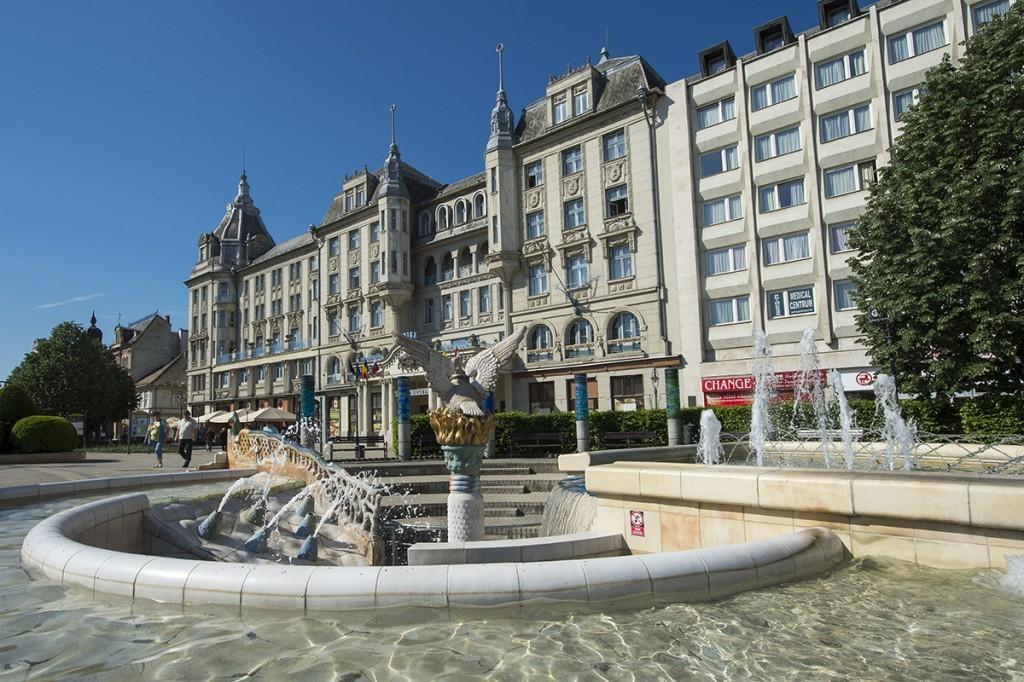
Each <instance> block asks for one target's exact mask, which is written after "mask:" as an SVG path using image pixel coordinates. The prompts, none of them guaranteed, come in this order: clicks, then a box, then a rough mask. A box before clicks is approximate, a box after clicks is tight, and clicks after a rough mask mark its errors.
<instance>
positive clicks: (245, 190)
mask: <svg viewBox="0 0 1024 682" xmlns="http://www.w3.org/2000/svg"><path fill="white" fill-rule="evenodd" d="M234 203H235V205H237V206H241V205H242V204H248V205H251V204H252V197H251V196H249V178H248V177H247V176H246V174H245V168H243V169H242V177H240V178H239V179H238V194H236V195H235V201H234Z"/></svg>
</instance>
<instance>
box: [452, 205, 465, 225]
mask: <svg viewBox="0 0 1024 682" xmlns="http://www.w3.org/2000/svg"><path fill="white" fill-rule="evenodd" d="M464 222H466V202H465V201H462V200H461V199H459V200H458V201H457V202H455V224H456V225H461V224H462V223H464Z"/></svg>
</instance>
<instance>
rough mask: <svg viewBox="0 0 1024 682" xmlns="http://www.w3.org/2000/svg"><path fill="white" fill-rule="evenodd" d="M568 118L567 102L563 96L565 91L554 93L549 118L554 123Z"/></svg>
mask: <svg viewBox="0 0 1024 682" xmlns="http://www.w3.org/2000/svg"><path fill="white" fill-rule="evenodd" d="M568 118H569V102H568V101H567V100H566V98H565V93H564V92H563V93H562V94H560V95H555V96H554V98H553V99H552V100H551V120H552V121H554V122H555V125H558V124H559V123H564V122H565V121H566V120H567V119H568Z"/></svg>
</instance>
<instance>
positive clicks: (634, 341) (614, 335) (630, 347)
mask: <svg viewBox="0 0 1024 682" xmlns="http://www.w3.org/2000/svg"><path fill="white" fill-rule="evenodd" d="M638 350H640V324H639V323H638V322H637V321H636V315H634V314H633V313H619V314H618V315H616V316H615V317H613V318H612V323H611V326H610V327H609V329H608V352H609V353H629V352H632V351H638Z"/></svg>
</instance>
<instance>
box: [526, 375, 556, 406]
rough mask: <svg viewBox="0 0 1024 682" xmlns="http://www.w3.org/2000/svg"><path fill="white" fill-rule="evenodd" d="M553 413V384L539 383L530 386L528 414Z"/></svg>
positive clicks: (549, 382)
mask: <svg viewBox="0 0 1024 682" xmlns="http://www.w3.org/2000/svg"><path fill="white" fill-rule="evenodd" d="M554 411H555V382H553V381H539V382H537V383H535V384H530V414H548V413H550V412H554Z"/></svg>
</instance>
